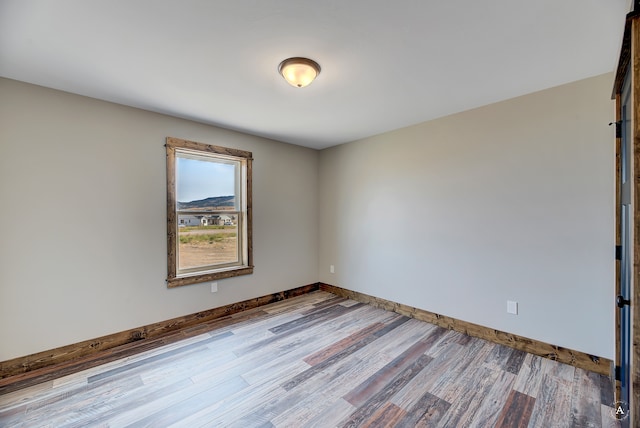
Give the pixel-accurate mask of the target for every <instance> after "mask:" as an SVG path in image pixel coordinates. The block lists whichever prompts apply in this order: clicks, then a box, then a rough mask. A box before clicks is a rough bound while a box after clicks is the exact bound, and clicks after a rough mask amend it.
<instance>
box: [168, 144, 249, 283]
mask: <svg viewBox="0 0 640 428" xmlns="http://www.w3.org/2000/svg"><path fill="white" fill-rule="evenodd" d="M165 147H166V154H167V287H169V288H173V287H180V286H183V285H189V284H197V283H202V282H208V281H215V280H218V279H223V278H231V277H236V276H240V275H250V274H252V273H253V233H252V224H253V221H252V218H253V216H252V185H251V183H252V161H253V155H252V153H251V152H248V151H245V150H239V149H231V148H227V147H221V146H215V145H212V144H204V143H198V142H195V141H188V140H183V139H180V138H174V137H167V140H166V145H165ZM180 150H188V151H190V152H193V153H198V152H200V153H201V154H202V155H204V156H209V157H213V158H215V156H216V155H219V156H220V158H221V159H223V158H227V159H228V158H234V159H236V160H239V161H241V162H242V164H243V166H244V174H243V175H244V177H245V179H246V181H245V183H244V186H240V187H241V189H242V191H244V194H243V195H242V196H243V197H242V204H241V206H240V209H241V211H242V212H243V215H244V219H243V221H242V222H241V227H242V235H243V239H240V238H239V239H238V245H239V246H240V245H241V243H242V244H243V245H244V247H245V248H243V249H242V250H241V251H240V254H242V257H241V259H242V260H240V261H239V263H238V264H236V265H234V266H223V267H220V268H211V267H205V268H203V269H201V270H192V271H190V272H188V273H180V272H178V259H177V258H178V250H177V248H178V247H177V245H178V215H177V213H176V211H177V200H176V151H177V152H178V153H179V152H180ZM212 155H213V156H212ZM239 227H240V226H239Z"/></svg>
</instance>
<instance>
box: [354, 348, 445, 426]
mask: <svg viewBox="0 0 640 428" xmlns="http://www.w3.org/2000/svg"><path fill="white" fill-rule="evenodd" d="M432 360H433V358H432V357H429V356H426V355H422V356H421V357H420V358H418V359H417V360H416V361H414V362H413V363H412V364H411V365H410V366H409V367H407V368H405V369H404V370H403V371H402V372H400V373H399V374H398V375H397V376H395V377H394V378H393V379H392V380H391V382H389V384H388V385H387V387H386V388H385V389H383V390H381V391H379V392H378V393H377V394H375V395H373V396H372V397H371V398H369V400H367V401H366V402H365V403H364V404H363V405H362V406H360V407H358V410H356V411H355V412H353V413H352V414H351V415H350V416H349V418H348V419H347V420H346V421H345V423H344V424H343V426H344V427H357V426H360V424H361V423H363V422H364V421H366V420H367V419H369V418H370V417H371V416H372V415H373V414H374V413H375V412H376V411H377V410H378V409H379V408H380V407H381V406H382V405H384V403H386V402H387V401H388V400H389V399H390V398H391V397H392V396H393V395H394V394H395V393H396V392H397V391H399V390H400V389H402V387H404V386H405V385H406V384H407V383H409V381H410V380H411V379H413V378H414V377H415V375H416V374H418V373H419V372H420V371H421V370H422V369H423V368H424V367H425V366H426V365H427V364H429V363H430V362H431V361H432Z"/></svg>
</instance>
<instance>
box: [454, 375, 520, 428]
mask: <svg viewBox="0 0 640 428" xmlns="http://www.w3.org/2000/svg"><path fill="white" fill-rule="evenodd" d="M515 379H516V375H515V374H513V373H511V372H509V371H507V370H499V371H498V378H497V379H496V381H495V382H494V384H493V385H492V386H491V388H490V389H489V391H488V392H487V393H481V394H480V395H477V396H476V397H475V399H476V400H479V402H480V404H479V406H478V407H477V409H476V410H474V411H473V413H472V416H471V418H468V419H467V421H468V424H466V425H465V426H467V425H468V426H469V427H475V428H485V427H492V426H494V425H495V423H496V420H497V419H498V416H499V414H500V411H501V410H502V408H503V407H504V402H505V397H507V396H508V395H509V391H512V387H513V383H514V381H515ZM474 403H475V401H474ZM472 407H475V405H472Z"/></svg>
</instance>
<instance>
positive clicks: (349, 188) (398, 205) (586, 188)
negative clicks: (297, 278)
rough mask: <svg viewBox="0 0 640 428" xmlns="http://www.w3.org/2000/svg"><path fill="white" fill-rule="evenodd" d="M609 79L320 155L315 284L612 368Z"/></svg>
mask: <svg viewBox="0 0 640 428" xmlns="http://www.w3.org/2000/svg"><path fill="white" fill-rule="evenodd" d="M612 81H613V74H606V75H602V76H599V77H595V78H591V79H587V80H583V81H579V82H575V83H572V84H568V85H564V86H561V87H557V88H553V89H549V90H546V91H542V92H538V93H534V94H530V95H526V96H523V97H519V98H516V99H512V100H509V101H505V102H501V103H497V104H493V105H489V106H486V107H482V108H478V109H475V110H471V111H467V112H464V113H460V114H456V115H453V116H449V117H445V118H442V119H438V120H434V121H430V122H426V123H423V124H420V125H416V126H413V127H409V128H404V129H401V130H398V131H395V132H390V133H386V134H383V135H379V136H375V137H372V138H367V139H364V140H361V141H357V142H354V143H350V144H345V145H342V146H337V147H334V148H330V149H327V150H324V151H322V152H321V157H320V196H319V197H320V205H319V206H320V241H319V242H320V260H319V279H320V281H322V282H326V283H329V284H333V285H338V286H341V287H345V288H348V289H351V290H355V291H359V292H362V293H367V294H370V295H374V296H378V297H382V298H386V299H389V300H393V301H397V302H400V303H405V304H408V305H412V306H416V307H419V308H422V309H426V310H428V311H432V312H436V313H440V314H443V315H448V316H452V317H455V318H458V319H461V320H465V321H469V322H473V323H476V324H480V325H483V326H487V327H491V328H496V329H500V330H503V331H507V332H510V333H515V334H519V335H522V336H525V337H529V338H533V339H537V340H541V341H545V342H549V343H552V344H557V345H560V346H563V347H568V348H572V349H575V350H579V351H583V352H587V353H591V354H595V355H599V356H602V357H608V358H612V357H613V354H614V336H613V332H614V304H613V295H614V291H613V287H614V281H613V280H614V260H613V248H614V134H613V129H612V127H609V126H608V122H610V121H612V120H613V113H614V104H613V102H612V101H610V94H611V88H612ZM330 265H335V274H331V273H329V266H330ZM507 300H515V301H517V302H519V311H520V313H519V315H517V316H514V315H509V314H507V312H506V306H507V304H506V302H507Z"/></svg>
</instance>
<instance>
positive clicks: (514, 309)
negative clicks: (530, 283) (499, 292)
mask: <svg viewBox="0 0 640 428" xmlns="http://www.w3.org/2000/svg"><path fill="white" fill-rule="evenodd" d="M507 313H510V314H514V315H518V302H513V301H511V300H507Z"/></svg>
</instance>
